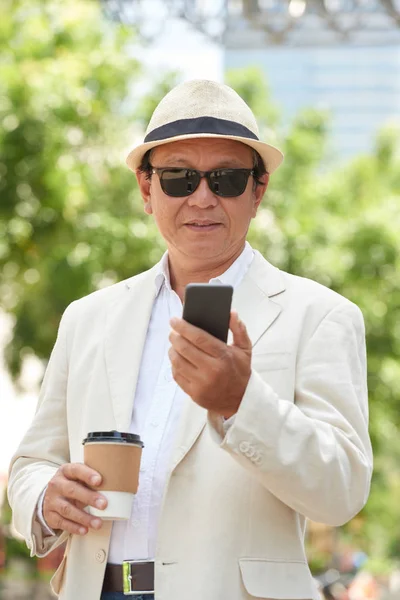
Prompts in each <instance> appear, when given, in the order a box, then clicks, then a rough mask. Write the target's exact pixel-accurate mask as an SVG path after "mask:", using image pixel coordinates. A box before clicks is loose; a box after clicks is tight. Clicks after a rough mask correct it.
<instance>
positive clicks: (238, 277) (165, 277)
mask: <svg viewBox="0 0 400 600" xmlns="http://www.w3.org/2000/svg"><path fill="white" fill-rule="evenodd" d="M253 258H254V250H253V248H252V247H251V246H250V244H249V242H246V244H245V247H244V249H243V251H242V253H241V254H240V255H239V256H238V257H237V259H236V260H235V262H234V263H232V264H231V266H230V267H229V269H227V270H226V271H225V272H224V273H221V275H218V276H217V277H213V278H212V279H210V281H209V283H214V284H224V285H231V286H232V287H233V288H236V287H237V286H238V285H239V283H240V282H241V281H242V279H243V277H244V276H245V274H246V272H247V270H248V268H249V267H250V265H251V263H252V260H253ZM163 285H165V286H166V288H167V290H168V291H169V292H170V291H172V289H171V281H170V275H169V265H168V251H166V252H164V254H163V256H162V258H161V260H160V262H159V263H158V265H157V271H156V277H155V286H156V296H158V294H159V293H160V290H161V288H162V286H163Z"/></svg>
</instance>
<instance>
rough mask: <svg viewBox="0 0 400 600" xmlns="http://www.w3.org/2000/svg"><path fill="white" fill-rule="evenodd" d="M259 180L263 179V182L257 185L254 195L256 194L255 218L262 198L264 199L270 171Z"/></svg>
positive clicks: (253, 215)
mask: <svg viewBox="0 0 400 600" xmlns="http://www.w3.org/2000/svg"><path fill="white" fill-rule="evenodd" d="M259 181H261V184H258V185H256V188H255V190H254V192H253V196H254V206H253V214H252V217H253V219H254V217H255V216H256V214H257V210H258V207H259V206H260V203H261V200H262V199H263V196H264V194H265V192H266V189H267V187H268V184H269V173H265V175H263V176H262V177H260V179H259Z"/></svg>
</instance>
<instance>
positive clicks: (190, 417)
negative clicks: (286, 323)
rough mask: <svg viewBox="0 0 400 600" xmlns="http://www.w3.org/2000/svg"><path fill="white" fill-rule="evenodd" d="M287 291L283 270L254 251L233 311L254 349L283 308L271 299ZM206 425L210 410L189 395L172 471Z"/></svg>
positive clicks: (235, 293) (234, 299)
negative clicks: (245, 330)
mask: <svg viewBox="0 0 400 600" xmlns="http://www.w3.org/2000/svg"><path fill="white" fill-rule="evenodd" d="M284 290H285V282H284V277H283V274H282V273H281V271H279V269H277V268H276V267H274V266H272V265H271V264H270V263H268V262H267V261H266V260H265V259H264V257H263V256H262V255H261V254H260V253H259V252H255V256H254V259H253V262H252V264H251V266H250V268H249V270H248V272H247V273H246V275H245V277H244V278H243V281H242V282H241V283H240V285H239V286H238V287H237V288H236V289H235V292H234V294H233V299H232V308H234V309H236V310H237V312H238V315H239V318H240V319H241V320H242V321H243V322H244V324H245V325H246V328H247V332H248V334H249V337H250V339H251V341H252V345H253V347H254V345H255V344H256V343H257V342H258V340H259V339H260V337H261V336H262V335H263V334H264V333H265V331H267V329H268V328H269V327H271V325H272V323H273V322H274V321H275V320H276V319H277V317H278V316H279V314H280V312H281V310H282V308H281V306H280V305H279V304H277V303H276V302H274V301H273V300H271V298H272V297H274V296H277V295H278V294H280V293H281V292H283V291H284ZM228 342H229V339H228ZM206 422H207V411H206V410H205V409H204V408H202V407H201V406H199V405H197V404H196V403H195V402H193V400H191V399H190V398H189V397H188V396H186V397H185V405H184V409H183V411H182V418H181V420H180V428H179V432H178V435H177V438H176V440H175V444H174V452H173V457H172V463H171V472H172V471H173V470H174V469H175V468H176V467H177V466H178V464H179V463H180V462H181V460H182V459H183V458H184V457H185V456H186V454H187V453H188V452H189V450H190V449H191V448H192V446H193V445H194V443H195V442H196V440H197V438H198V437H199V435H200V433H201V432H202V430H203V428H204V426H205V424H206Z"/></svg>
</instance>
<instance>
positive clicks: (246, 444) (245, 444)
mask: <svg viewBox="0 0 400 600" xmlns="http://www.w3.org/2000/svg"><path fill="white" fill-rule="evenodd" d="M249 448H250V444H249V442H240V444H239V450H240V452H242V454H246V452H248V450H249Z"/></svg>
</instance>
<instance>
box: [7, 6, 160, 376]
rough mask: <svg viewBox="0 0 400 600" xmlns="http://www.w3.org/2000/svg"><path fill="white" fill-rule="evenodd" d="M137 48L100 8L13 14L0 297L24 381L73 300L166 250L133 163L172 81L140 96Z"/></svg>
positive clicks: (21, 9)
mask: <svg viewBox="0 0 400 600" xmlns="http://www.w3.org/2000/svg"><path fill="white" fill-rule="evenodd" d="M133 41H134V36H133V34H132V33H131V32H130V31H128V30H127V29H126V28H124V27H123V26H121V25H113V24H111V23H109V22H108V21H106V20H105V19H104V17H103V16H102V13H101V10H100V6H99V4H98V3H95V2H92V1H91V0H81V1H80V2H75V0H64V1H63V2H59V1H57V0H46V1H44V2H43V1H41V0H35V1H32V0H15V1H11V0H10V1H9V2H6V4H5V6H4V7H3V10H2V19H1V22H0V50H1V54H2V62H1V65H0V122H2V124H3V128H2V130H1V132H0V174H1V181H0V194H1V204H0V271H1V273H2V276H1V281H0V286H1V287H0V294H1V301H2V306H3V307H4V308H5V309H6V310H8V311H10V312H11V313H12V314H13V315H14V316H15V328H14V332H13V333H14V337H13V341H12V344H11V345H10V346H9V347H8V349H7V356H6V358H7V361H8V365H9V367H10V369H11V372H12V373H13V375H14V376H17V375H18V373H19V371H20V367H21V359H22V357H23V356H24V355H26V354H27V353H29V352H31V351H32V352H34V353H35V354H36V355H37V356H38V357H40V358H43V359H47V357H48V356H49V352H50V350H51V346H52V344H53V342H54V337H55V332H56V330H57V326H58V323H59V320H60V315H61V314H62V312H63V310H64V309H65V307H66V305H67V304H68V303H69V302H71V301H72V300H74V299H76V298H77V297H80V296H82V295H85V294H87V293H89V292H91V291H93V290H94V289H96V288H98V287H100V286H102V285H106V284H108V283H110V282H113V281H116V280H117V279H120V278H125V277H129V276H132V275H134V274H135V273H137V272H140V271H142V270H144V269H146V268H148V267H149V266H150V265H151V264H152V263H153V262H154V260H155V259H157V258H158V257H159V256H160V253H161V251H162V244H161V241H160V238H159V237H158V234H157V231H156V229H155V227H154V225H153V224H152V223H151V222H150V221H149V220H148V219H147V218H145V216H144V214H143V210H142V203H141V200H140V196H139V194H138V190H137V187H136V182H135V177H134V175H133V173H132V172H131V171H129V170H128V169H127V168H126V166H125V165H124V164H123V156H124V154H125V151H126V149H127V148H128V145H129V144H131V143H132V140H133V139H134V138H137V136H138V135H140V134H141V119H142V121H143V119H147V118H148V116H149V110H150V107H151V106H152V105H154V104H155V103H156V102H157V101H158V100H159V98H160V95H163V94H164V93H165V91H166V90H167V89H168V85H169V84H168V80H167V79H165V80H160V81H159V82H158V87H157V90H156V93H155V94H153V93H152V92H149V93H148V95H147V96H146V97H145V99H144V100H143V99H141V100H140V101H138V100H136V95H135V93H136V92H135V90H136V88H137V87H139V86H140V85H141V84H143V82H142V80H141V70H140V66H139V64H138V63H137V61H136V60H135V59H133V58H130V57H129V46H130V45H131V44H132V42H133ZM136 110H137V111H138V113H139V118H138V119H137V118H136Z"/></svg>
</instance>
